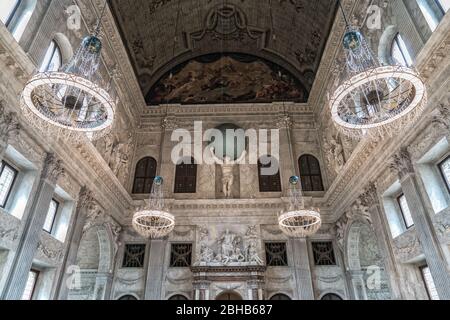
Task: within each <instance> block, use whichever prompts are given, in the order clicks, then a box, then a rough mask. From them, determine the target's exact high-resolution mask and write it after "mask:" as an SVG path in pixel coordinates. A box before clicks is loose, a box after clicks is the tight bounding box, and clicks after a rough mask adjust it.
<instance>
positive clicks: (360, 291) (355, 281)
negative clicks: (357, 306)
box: [348, 271, 368, 300]
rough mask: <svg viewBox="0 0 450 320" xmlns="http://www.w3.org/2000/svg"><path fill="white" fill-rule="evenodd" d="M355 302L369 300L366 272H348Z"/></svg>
mask: <svg viewBox="0 0 450 320" xmlns="http://www.w3.org/2000/svg"><path fill="white" fill-rule="evenodd" d="M348 277H349V278H350V279H349V280H350V284H351V289H352V292H351V293H352V298H353V300H368V297H367V291H366V282H365V281H364V271H348Z"/></svg>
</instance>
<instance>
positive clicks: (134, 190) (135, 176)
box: [131, 156, 158, 194]
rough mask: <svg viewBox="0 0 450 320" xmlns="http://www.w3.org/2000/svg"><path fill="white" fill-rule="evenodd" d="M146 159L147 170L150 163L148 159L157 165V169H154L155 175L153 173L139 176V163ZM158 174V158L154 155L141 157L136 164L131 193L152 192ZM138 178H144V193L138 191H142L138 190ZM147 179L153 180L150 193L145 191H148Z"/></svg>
mask: <svg viewBox="0 0 450 320" xmlns="http://www.w3.org/2000/svg"><path fill="white" fill-rule="evenodd" d="M144 160H146V161H147V165H146V168H145V171H147V168H148V165H149V162H148V161H150V162H153V163H154V165H155V171H154V175H153V176H146V175H144V176H142V177H138V176H137V171H138V166H139V164H140V163H141V162H142V161H144ZM157 174H158V161H156V159H155V158H153V157H151V156H148V157H143V158H141V159H140V160H139V161H138V162H137V163H136V166H135V170H134V177H133V188H132V192H131V193H132V194H150V193H151V191H152V188H153V181H154V180H155V177H156V176H157ZM137 179H143V187H142V191H143V192H144V193H141V192H138V191H140V190H137V187H136V180H137ZM147 180H151V182H150V190H149V192H148V193H145V191H146V190H145V185H146V184H145V183H146V181H147Z"/></svg>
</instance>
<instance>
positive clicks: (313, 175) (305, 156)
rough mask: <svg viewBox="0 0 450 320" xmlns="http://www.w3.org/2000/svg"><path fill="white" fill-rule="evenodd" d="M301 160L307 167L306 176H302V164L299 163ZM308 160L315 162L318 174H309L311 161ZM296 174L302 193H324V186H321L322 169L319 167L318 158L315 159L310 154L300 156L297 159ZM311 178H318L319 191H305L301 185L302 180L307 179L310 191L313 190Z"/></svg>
mask: <svg viewBox="0 0 450 320" xmlns="http://www.w3.org/2000/svg"><path fill="white" fill-rule="evenodd" d="M303 159H305V161H306V164H307V166H308V173H307V174H304V173H303V172H302V162H301V161H302V160H303ZM310 160H314V161H316V162H317V166H318V168H319V173H318V174H313V173H311V171H312V170H311V161H310ZM298 172H299V174H300V183H301V187H302V191H304V192H324V191H325V186H324V184H323V177H322V168H321V166H320V161H319V159H318V158H316V157H315V156H313V155H312V154H304V155H302V156H300V157H299V158H298ZM313 177H319V180H320V189H321V190H306V189H305V186H304V185H303V179H304V178H307V179H309V182H310V185H311V189H314V186H313V183H312V182H313Z"/></svg>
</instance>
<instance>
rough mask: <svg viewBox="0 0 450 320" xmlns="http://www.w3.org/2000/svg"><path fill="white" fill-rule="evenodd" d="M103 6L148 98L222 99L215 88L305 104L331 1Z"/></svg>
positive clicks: (119, 2)
mask: <svg viewBox="0 0 450 320" xmlns="http://www.w3.org/2000/svg"><path fill="white" fill-rule="evenodd" d="M110 6H111V9H112V11H113V14H114V16H115V19H116V22H117V24H118V26H119V29H120V31H121V34H122V38H123V42H124V43H125V45H126V46H127V49H128V53H129V56H130V60H131V62H132V64H133V66H134V70H135V72H136V76H137V78H138V80H139V84H140V86H141V88H142V92H143V95H144V97H146V101H147V103H148V104H157V103H159V102H161V103H162V102H164V101H165V102H181V103H183V102H186V103H189V102H192V103H198V102H202V101H203V102H205V103H210V102H221V100H220V99H221V97H220V95H221V94H220V93H223V94H222V98H223V100H222V101H225V102H250V101H252V100H254V101H255V102H258V101H259V99H260V100H261V101H262V100H266V99H268V100H271V99H272V100H278V101H281V100H289V101H299V102H305V101H306V100H307V97H308V94H309V91H310V90H311V87H312V84H313V82H314V79H315V75H316V72H317V70H318V67H319V64H320V60H321V57H322V53H323V50H324V47H325V44H326V41H327V38H328V34H329V32H330V28H331V25H332V23H333V20H334V17H335V13H336V6H337V1H336V0H314V1H311V0H227V1H225V0H110ZM217 53H227V54H226V55H225V56H218V55H217ZM224 70H225V71H226V72H225V71H224ZM214 72H215V73H219V74H220V76H219V77H213V76H211V74H212V73H214ZM264 72H266V73H270V74H271V76H263V74H264ZM244 75H245V76H246V77H245V81H244V80H243V82H241V80H240V79H242V78H243V76H244ZM205 77H206V78H205ZM180 87H182V88H181V89H179V88H180ZM171 88H177V89H178V91H174V90H172V89H171ZM230 88H231V89H230ZM233 88H235V89H233ZM236 88H239V90H237V89H236ZM158 90H159V91H158ZM156 91H158V92H156ZM205 91H206V93H205ZM224 96H225V98H224ZM164 99H167V100H164Z"/></svg>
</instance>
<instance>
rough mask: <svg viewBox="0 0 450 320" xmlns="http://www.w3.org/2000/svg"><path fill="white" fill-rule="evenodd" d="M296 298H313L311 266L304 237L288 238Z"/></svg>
mask: <svg viewBox="0 0 450 320" xmlns="http://www.w3.org/2000/svg"><path fill="white" fill-rule="evenodd" d="M290 243H291V247H292V260H293V268H294V275H295V281H296V291H297V299H298V300H314V290H313V284H312V274H311V267H310V264H309V254H308V244H307V241H306V239H290Z"/></svg>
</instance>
